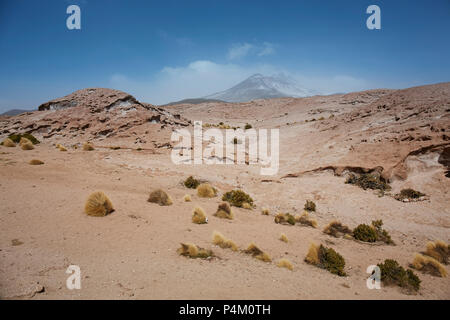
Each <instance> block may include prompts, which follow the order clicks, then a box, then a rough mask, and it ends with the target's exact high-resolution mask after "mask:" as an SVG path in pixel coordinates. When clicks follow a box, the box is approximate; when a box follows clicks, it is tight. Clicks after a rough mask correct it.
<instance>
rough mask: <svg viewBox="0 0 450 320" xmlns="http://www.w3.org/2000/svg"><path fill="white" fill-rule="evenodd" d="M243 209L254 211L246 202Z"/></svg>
mask: <svg viewBox="0 0 450 320" xmlns="http://www.w3.org/2000/svg"><path fill="white" fill-rule="evenodd" d="M242 208H244V209H247V210H252V209H253V207H252V206H251V205H250V204H249V203H248V202H244V203H243V204H242Z"/></svg>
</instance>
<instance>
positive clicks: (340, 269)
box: [319, 245, 346, 276]
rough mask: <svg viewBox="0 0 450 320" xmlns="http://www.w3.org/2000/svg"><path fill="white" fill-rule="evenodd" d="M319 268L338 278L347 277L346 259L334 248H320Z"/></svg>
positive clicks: (321, 246)
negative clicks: (345, 269)
mask: <svg viewBox="0 0 450 320" xmlns="http://www.w3.org/2000/svg"><path fill="white" fill-rule="evenodd" d="M319 266H320V267H322V268H324V269H326V270H328V271H330V272H331V273H333V274H337V275H338V276H345V275H346V273H345V271H344V267H345V259H344V258H343V257H342V256H341V255H340V254H339V253H337V252H336V251H334V250H333V249H332V248H327V247H324V246H323V245H320V247H319Z"/></svg>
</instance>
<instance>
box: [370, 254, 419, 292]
mask: <svg viewBox="0 0 450 320" xmlns="http://www.w3.org/2000/svg"><path fill="white" fill-rule="evenodd" d="M378 267H379V268H380V271H381V281H382V282H383V283H384V284H385V285H398V286H400V287H402V288H404V289H407V290H408V291H417V290H419V289H420V279H419V277H417V275H416V274H415V273H414V272H413V271H412V270H410V269H408V270H405V269H404V268H403V267H402V266H400V265H399V264H398V262H397V261H395V260H392V259H386V260H385V261H384V263H380V264H378Z"/></svg>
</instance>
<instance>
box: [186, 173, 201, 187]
mask: <svg viewBox="0 0 450 320" xmlns="http://www.w3.org/2000/svg"><path fill="white" fill-rule="evenodd" d="M199 185H200V181H198V180H197V179H194V177H193V176H190V177H189V178H187V179H186V180H185V181H184V186H185V187H186V188H189V189H197V187H198V186H199Z"/></svg>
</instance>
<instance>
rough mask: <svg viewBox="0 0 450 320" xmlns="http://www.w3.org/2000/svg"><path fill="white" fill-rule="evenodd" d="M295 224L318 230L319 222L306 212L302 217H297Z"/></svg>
mask: <svg viewBox="0 0 450 320" xmlns="http://www.w3.org/2000/svg"><path fill="white" fill-rule="evenodd" d="M295 222H297V223H300V224H302V225H304V226H310V227H313V228H317V221H316V220H315V219H312V218H310V217H309V214H308V211H304V212H303V213H302V214H301V215H297V216H296V217H295Z"/></svg>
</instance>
